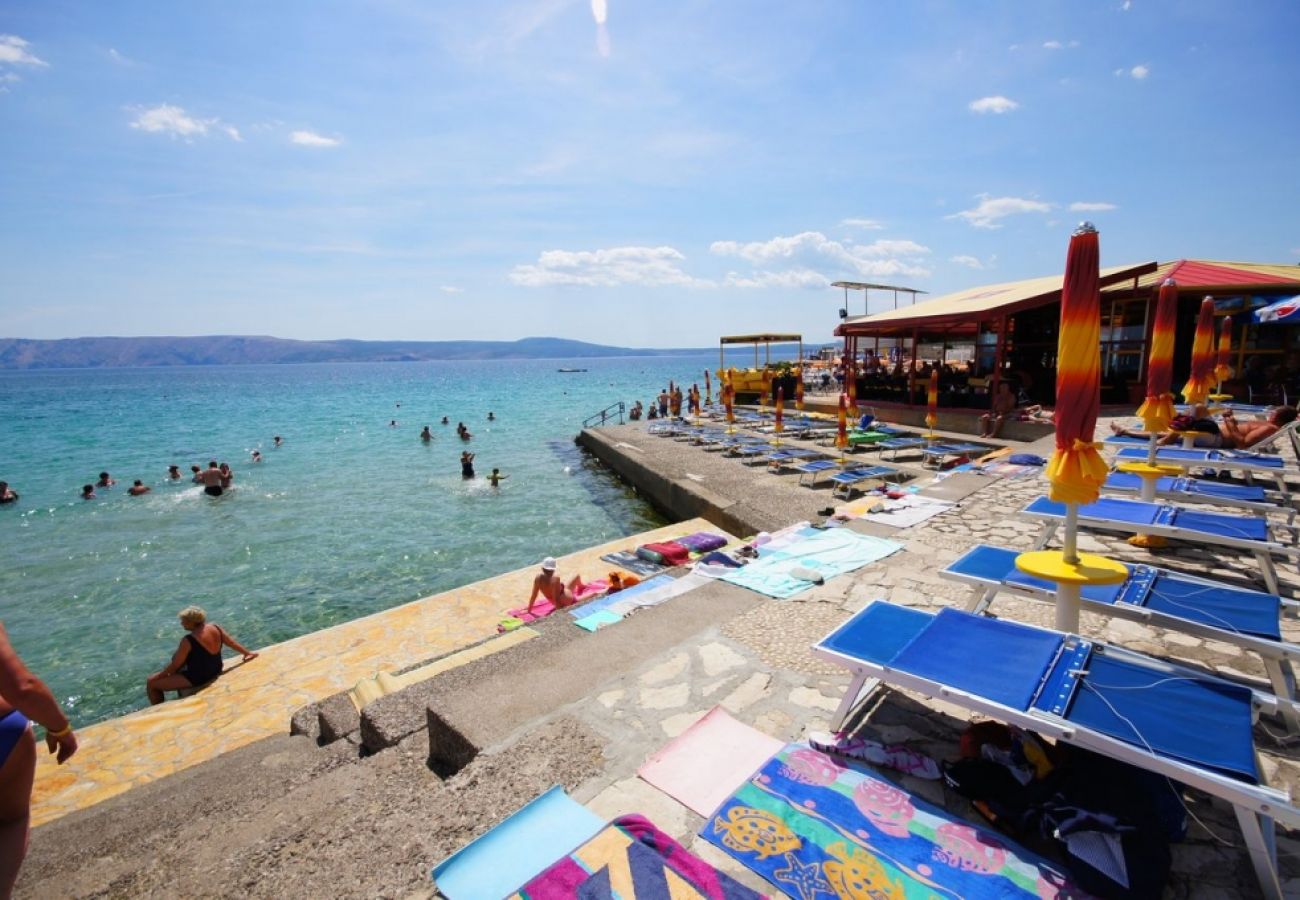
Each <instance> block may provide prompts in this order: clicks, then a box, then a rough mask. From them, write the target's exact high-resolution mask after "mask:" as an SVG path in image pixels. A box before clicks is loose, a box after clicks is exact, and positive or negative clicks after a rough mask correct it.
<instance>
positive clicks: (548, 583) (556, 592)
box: [528, 556, 583, 612]
mask: <svg viewBox="0 0 1300 900" xmlns="http://www.w3.org/2000/svg"><path fill="white" fill-rule="evenodd" d="M555 569H556V564H555V557H554V556H548V557H546V559H544V560H542V571H541V572H540V573H538V575H537V577H536V578H534V579H533V592H532V594H531V595H529V597H528V612H532V611H533V604H534V603H536V602H537V595H538V594H541V595H542V596H543V597H545V598H546V599H547V600H550V601H551V602H552V603H554V604H555V608H556V609H564V608H565V607H566V606H572V605H573V604H575V603H577V602H578V598H577V596H576V595H577V593H578V591H580V590H582V588H583V584H582V577H581V576H579V575H574V576H573V577H572V578H570V579H569V583H568V584H565V583H564V582H563V581H561V580H560V576H559V575H556V574H555Z"/></svg>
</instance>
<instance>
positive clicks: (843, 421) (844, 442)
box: [835, 394, 849, 452]
mask: <svg viewBox="0 0 1300 900" xmlns="http://www.w3.org/2000/svg"><path fill="white" fill-rule="evenodd" d="M848 445H849V395H848V394H840V408H839V413H838V415H837V417H836V422H835V446H836V447H839V448H840V450H841V452H842V451H843V450H844V449H845V448H846V447H848Z"/></svg>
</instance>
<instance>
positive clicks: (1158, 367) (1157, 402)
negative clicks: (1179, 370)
mask: <svg viewBox="0 0 1300 900" xmlns="http://www.w3.org/2000/svg"><path fill="white" fill-rule="evenodd" d="M1177 324H1178V283H1177V282H1175V281H1174V280H1173V279H1172V278H1166V279H1165V281H1164V283H1163V284H1162V285H1160V296H1159V298H1158V299H1157V300H1156V320H1155V323H1154V326H1153V327H1152V329H1151V354H1150V356H1148V357H1147V398H1146V400H1145V401H1143V403H1142V405H1141V406H1140V407H1138V412H1137V414H1138V415H1139V416H1141V417H1142V425H1143V427H1144V428H1145V429H1146V430H1147V433H1148V434H1150V435H1153V437H1152V440H1155V438H1154V435H1156V434H1159V433H1160V432H1162V431H1164V430H1165V429H1166V428H1168V427H1169V423H1170V422H1171V421H1173V418H1174V395H1173V394H1172V393H1170V386H1171V385H1172V384H1173V380H1174V330H1175V327H1176V326H1177Z"/></svg>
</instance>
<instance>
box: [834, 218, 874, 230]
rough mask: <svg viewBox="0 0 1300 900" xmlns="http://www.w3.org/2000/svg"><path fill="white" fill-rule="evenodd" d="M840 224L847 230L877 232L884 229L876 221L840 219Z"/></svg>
mask: <svg viewBox="0 0 1300 900" xmlns="http://www.w3.org/2000/svg"><path fill="white" fill-rule="evenodd" d="M840 224H841V225H845V226H847V227H849V228H865V229H867V230H868V231H879V230H880V229H882V228H884V227H885V226H884V225H883V224H881V222H880V221H879V220H877V219H840Z"/></svg>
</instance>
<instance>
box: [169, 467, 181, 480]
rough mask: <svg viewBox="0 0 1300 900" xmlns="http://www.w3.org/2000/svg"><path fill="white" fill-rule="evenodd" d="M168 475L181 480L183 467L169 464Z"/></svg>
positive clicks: (170, 477)
mask: <svg viewBox="0 0 1300 900" xmlns="http://www.w3.org/2000/svg"><path fill="white" fill-rule="evenodd" d="M167 477H168V479H170V480H171V481H180V480H181V467H180V466H168V467H167Z"/></svg>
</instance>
